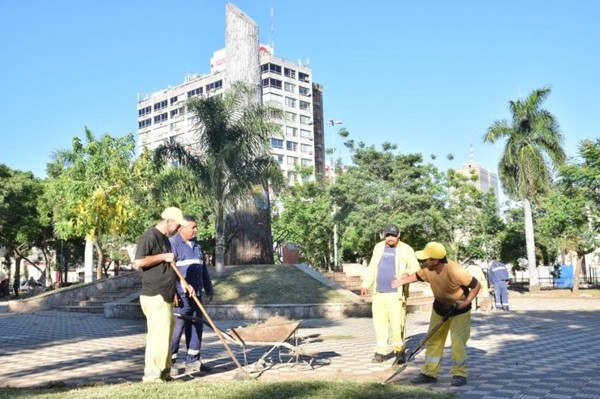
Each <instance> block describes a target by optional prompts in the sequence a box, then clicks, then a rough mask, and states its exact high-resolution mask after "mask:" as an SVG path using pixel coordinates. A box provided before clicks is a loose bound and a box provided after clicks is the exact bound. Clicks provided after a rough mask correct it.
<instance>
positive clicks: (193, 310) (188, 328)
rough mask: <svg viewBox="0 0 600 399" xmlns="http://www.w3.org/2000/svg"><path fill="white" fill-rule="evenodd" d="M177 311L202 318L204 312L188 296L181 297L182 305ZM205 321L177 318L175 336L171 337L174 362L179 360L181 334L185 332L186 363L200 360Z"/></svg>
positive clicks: (174, 329)
mask: <svg viewBox="0 0 600 399" xmlns="http://www.w3.org/2000/svg"><path fill="white" fill-rule="evenodd" d="M174 311H175V313H179V314H182V315H186V316H193V317H196V318H198V319H202V312H201V311H200V309H199V308H198V305H196V303H195V302H194V300H193V299H191V298H188V297H187V296H185V297H183V298H182V299H181V305H180V307H178V308H175V309H174ZM203 327H204V323H202V322H201V321H191V320H184V319H182V318H179V317H176V318H175V327H174V328H173V337H172V339H171V359H172V361H173V363H175V360H177V352H179V342H180V341H181V335H183V334H184V333H185V345H186V347H187V354H186V355H185V363H186V364H187V363H193V362H195V361H199V360H200V349H201V346H202V331H203Z"/></svg>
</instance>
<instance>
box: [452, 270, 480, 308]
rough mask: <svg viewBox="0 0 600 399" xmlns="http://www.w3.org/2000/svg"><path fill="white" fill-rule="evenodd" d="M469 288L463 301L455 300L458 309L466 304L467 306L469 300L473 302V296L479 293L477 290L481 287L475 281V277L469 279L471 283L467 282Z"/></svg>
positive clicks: (469, 302)
mask: <svg viewBox="0 0 600 399" xmlns="http://www.w3.org/2000/svg"><path fill="white" fill-rule="evenodd" d="M469 288H470V290H469V295H467V297H466V298H465V299H464V300H463V301H456V307H457V308H458V309H464V308H466V307H467V306H469V305H470V304H471V302H473V299H475V297H476V296H477V294H478V293H479V290H480V289H481V284H480V283H479V281H477V279H476V278H475V277H473V280H471V284H469Z"/></svg>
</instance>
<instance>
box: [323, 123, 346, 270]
mask: <svg viewBox="0 0 600 399" xmlns="http://www.w3.org/2000/svg"><path fill="white" fill-rule="evenodd" d="M327 123H328V124H330V125H331V126H335V125H341V124H342V123H344V122H343V121H339V120H334V119H329V120H328V121H327ZM332 150H333V151H332V152H331V185H332V186H333V185H334V184H335V132H334V133H333V140H332ZM335 214H336V207H335V204H333V217H334V221H333V268H334V269H335V270H337V268H338V253H337V248H338V233H337V223H336V222H335Z"/></svg>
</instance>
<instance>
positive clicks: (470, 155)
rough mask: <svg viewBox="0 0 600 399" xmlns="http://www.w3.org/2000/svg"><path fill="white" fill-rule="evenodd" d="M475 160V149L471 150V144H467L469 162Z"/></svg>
mask: <svg viewBox="0 0 600 399" xmlns="http://www.w3.org/2000/svg"><path fill="white" fill-rule="evenodd" d="M473 162H475V150H473V144H469V163H473Z"/></svg>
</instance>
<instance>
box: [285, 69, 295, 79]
mask: <svg viewBox="0 0 600 399" xmlns="http://www.w3.org/2000/svg"><path fill="white" fill-rule="evenodd" d="M283 74H284V75H285V77H287V78H292V79H296V71H295V70H293V69H290V68H283Z"/></svg>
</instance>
